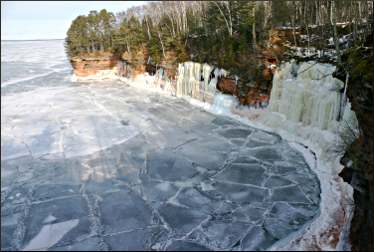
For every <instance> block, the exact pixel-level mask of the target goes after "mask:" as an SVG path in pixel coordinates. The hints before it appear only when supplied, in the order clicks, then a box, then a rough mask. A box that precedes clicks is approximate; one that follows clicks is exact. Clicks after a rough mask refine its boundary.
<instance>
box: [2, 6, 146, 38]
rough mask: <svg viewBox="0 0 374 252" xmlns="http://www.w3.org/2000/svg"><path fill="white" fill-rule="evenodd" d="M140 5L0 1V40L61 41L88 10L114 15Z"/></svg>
mask: <svg viewBox="0 0 374 252" xmlns="http://www.w3.org/2000/svg"><path fill="white" fill-rule="evenodd" d="M144 3H145V2H144V1H74V2H73V1H72V2H70V1H55V2H54V1H50V2H49V1H19V2H18V1H15V2H10V1H1V40H27V39H63V38H65V37H66V32H67V30H68V29H69V26H70V24H71V22H72V21H73V19H74V18H76V17H77V16H78V15H87V14H88V13H89V11H90V10H97V11H100V10H101V9H104V8H105V9H106V10H107V11H111V12H113V13H114V14H115V13H117V12H119V11H124V10H126V9H127V8H129V7H132V6H136V5H142V4H144Z"/></svg>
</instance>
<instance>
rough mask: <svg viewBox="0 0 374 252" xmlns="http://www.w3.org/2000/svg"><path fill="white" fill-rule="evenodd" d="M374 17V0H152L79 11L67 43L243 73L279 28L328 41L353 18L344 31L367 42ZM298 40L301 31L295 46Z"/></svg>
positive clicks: (71, 51)
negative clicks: (121, 8)
mask: <svg viewBox="0 0 374 252" xmlns="http://www.w3.org/2000/svg"><path fill="white" fill-rule="evenodd" d="M372 16H373V3H372V2H371V1H354V0H340V1H337V0H335V1H333V0H304V1H279V0H274V1H165V2H150V3H147V4H145V5H143V6H137V7H132V8H130V9H128V10H126V11H123V12H119V13H117V14H116V15H114V14H113V13H110V12H107V11H106V10H102V11H100V12H97V11H91V12H90V13H89V14H88V15H87V16H78V17H77V18H76V19H75V20H74V21H73V22H72V24H71V27H70V28H69V30H68V33H67V38H66V48H67V52H68V55H69V56H71V57H72V56H76V55H79V54H82V53H93V52H100V51H110V52H112V53H115V54H118V55H121V54H122V53H124V52H128V53H130V54H131V53H133V52H136V51H138V50H139V49H141V48H146V49H147V51H148V54H149V56H150V61H151V62H153V63H154V64H160V63H161V62H162V60H163V59H165V57H166V56H167V52H169V51H173V52H175V54H176V57H177V59H178V61H179V62H183V61H186V60H193V61H197V62H208V63H211V64H215V65H217V66H219V67H223V68H226V69H232V70H233V71H240V72H241V73H243V71H247V70H246V69H251V67H250V65H251V60H249V59H250V58H253V56H254V55H256V53H257V51H259V50H261V49H262V48H264V47H266V43H267V39H268V31H269V30H270V29H272V28H276V27H282V26H283V27H284V26H286V27H288V28H291V29H293V31H294V34H296V32H295V31H296V30H299V31H302V32H303V33H304V34H306V36H307V45H308V46H309V44H310V43H312V42H313V37H318V38H319V39H318V41H319V45H320V46H322V47H323V46H326V45H327V40H328V38H330V37H333V38H334V42H337V41H338V36H339V32H340V30H339V29H340V28H339V27H341V26H339V24H342V23H346V24H347V25H346V26H344V27H345V32H350V33H352V35H353V36H354V37H355V41H356V43H360V41H363V39H364V37H365V34H364V33H365V31H366V32H370V30H371V29H372V22H373V18H372ZM337 24H338V29H337ZM299 42H300V41H299V40H298V38H296V36H294V40H293V41H292V43H293V45H295V46H297V45H298V44H299ZM335 44H336V43H335ZM337 49H338V50H339V48H337ZM247 76H249V74H248V75H247Z"/></svg>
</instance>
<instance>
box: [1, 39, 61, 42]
mask: <svg viewBox="0 0 374 252" xmlns="http://www.w3.org/2000/svg"><path fill="white" fill-rule="evenodd" d="M50 40H64V39H63V38H62V39H2V40H1V42H23V41H50Z"/></svg>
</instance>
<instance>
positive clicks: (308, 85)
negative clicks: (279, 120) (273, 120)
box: [269, 61, 357, 131]
mask: <svg viewBox="0 0 374 252" xmlns="http://www.w3.org/2000/svg"><path fill="white" fill-rule="evenodd" d="M334 71H335V66H333V65H330V64H320V63H316V62H313V61H310V62H304V63H301V64H300V65H298V64H296V63H295V62H294V61H292V62H289V63H286V64H285V65H284V66H283V67H282V68H280V70H279V71H278V72H277V73H276V74H275V75H274V80H273V88H272V90H271V95H270V104H269V110H270V111H272V112H278V113H280V114H282V115H284V116H285V117H286V119H287V120H289V121H291V122H295V123H302V125H303V126H312V127H316V128H318V129H321V130H329V131H335V130H336V129H337V127H339V121H340V117H342V116H343V120H345V121H348V122H350V124H351V125H357V123H356V118H355V115H354V113H352V112H350V109H349V108H350V106H349V102H348V103H347V106H345V109H344V111H341V97H342V94H341V90H342V89H343V88H344V83H343V82H342V81H340V80H338V79H336V78H334V77H332V73H333V72H334ZM343 112H344V114H343Z"/></svg>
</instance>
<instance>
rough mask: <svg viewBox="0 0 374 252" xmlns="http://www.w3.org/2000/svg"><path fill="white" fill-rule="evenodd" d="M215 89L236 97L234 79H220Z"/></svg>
mask: <svg viewBox="0 0 374 252" xmlns="http://www.w3.org/2000/svg"><path fill="white" fill-rule="evenodd" d="M217 88H218V90H219V91H221V92H222V93H224V94H230V95H233V96H237V95H238V88H237V83H236V81H235V80H234V79H231V78H226V77H223V78H220V79H219V81H218V84H217Z"/></svg>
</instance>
